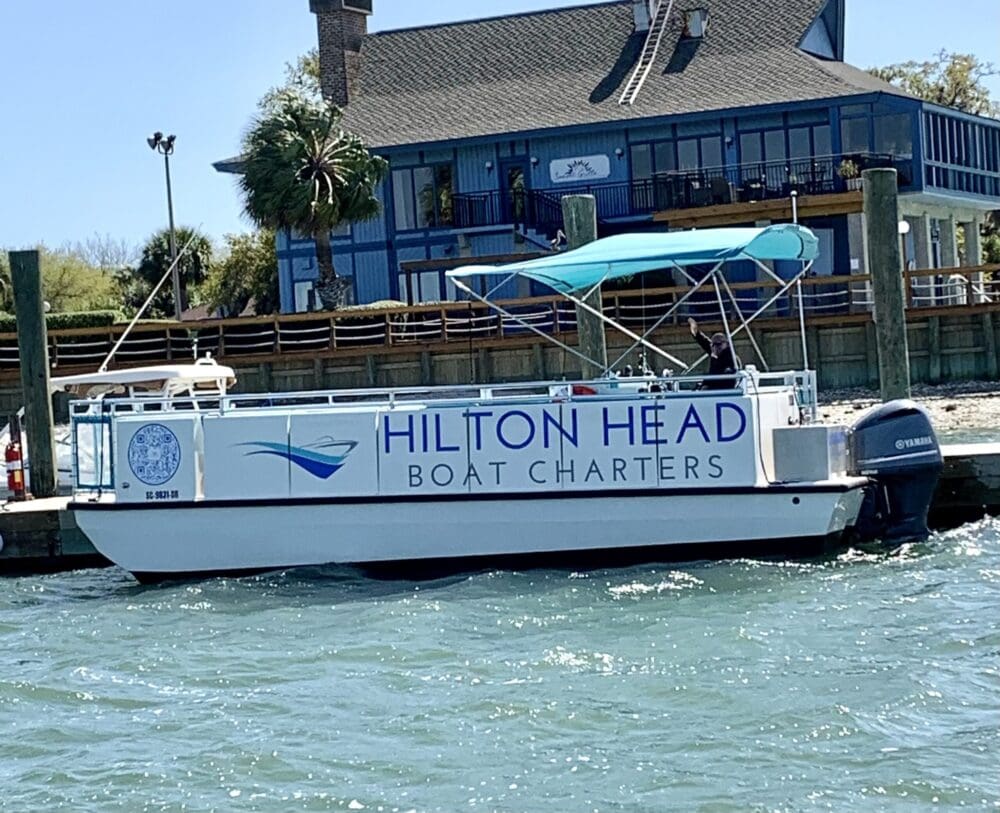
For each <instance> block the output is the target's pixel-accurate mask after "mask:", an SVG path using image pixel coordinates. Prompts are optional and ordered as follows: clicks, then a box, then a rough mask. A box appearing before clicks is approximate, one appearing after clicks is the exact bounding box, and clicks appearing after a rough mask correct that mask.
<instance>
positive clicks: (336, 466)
mask: <svg viewBox="0 0 1000 813" xmlns="http://www.w3.org/2000/svg"><path fill="white" fill-rule="evenodd" d="M240 446H243V447H250V448H253V449H255V451H252V452H247V454H246V456H247V457H256V456H258V455H268V456H272V457H281V458H284V459H285V460H288V461H290V462H291V463H294V464H295V465H296V466H298V467H299V468H300V469H302V470H303V471H307V472H309V474H311V475H312V476H313V477H316V478H318V479H320V480H329V479H330V478H331V477H333V475H335V474H336V473H337V472H338V471H340V470H341V469H342V468H343V467H344V465H345V464H346V463H347V458H348V456H349V455H350V454H351V452H353V451H354V450H355V449H356V448H357V446H358V444H357V441H353V440H334V439H333V438H330V437H326V438H320V439H319V440H317V441H316V442H315V443H310V444H309V445H308V446H290V445H289V444H287V443H269V442H267V441H257V442H254V443H241V444H240ZM333 450H340V451H339V454H331V453H330V452H331V451H333Z"/></svg>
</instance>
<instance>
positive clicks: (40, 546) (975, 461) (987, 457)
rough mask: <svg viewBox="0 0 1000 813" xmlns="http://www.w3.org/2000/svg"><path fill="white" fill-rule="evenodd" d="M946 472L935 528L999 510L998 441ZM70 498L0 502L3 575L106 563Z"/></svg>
mask: <svg viewBox="0 0 1000 813" xmlns="http://www.w3.org/2000/svg"><path fill="white" fill-rule="evenodd" d="M942 452H943V454H944V472H943V473H942V475H941V481H940V483H939V484H938V489H937V492H936V494H935V495H934V503H933V505H932V506H931V512H930V525H931V527H932V528H933V529H935V530H946V529H949V528H957V527H959V526H961V525H964V524H965V523H967V522H975V521H977V520H980V519H982V518H983V517H984V516H987V515H1000V443H973V444H961V445H949V446H944V447H942ZM68 504H69V497H54V498H51V499H46V500H30V501H28V502H19V503H18V502H7V503H3V504H2V505H0V576H18V575H28V574H39V573H56V572H63V571H71V570H84V569H89V568H94V567H106V566H108V565H109V564H110V563H109V562H108V561H107V560H106V559H105V558H104V557H103V556H101V555H100V554H99V553H98V552H97V551H96V550H95V549H94V547H93V545H91V544H90V541H89V540H88V539H87V538H86V536H84V534H83V532H82V531H81V530H80V529H79V527H77V524H76V520H75V519H74V516H73V512H72V511H68V510H67V509H66V507H67V505H68Z"/></svg>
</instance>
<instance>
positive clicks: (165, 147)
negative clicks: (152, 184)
mask: <svg viewBox="0 0 1000 813" xmlns="http://www.w3.org/2000/svg"><path fill="white" fill-rule="evenodd" d="M176 140H177V136H175V135H168V136H166V137H165V138H164V136H163V133H161V132H160V131H159V130H157V131H156V132H155V133H153V134H152V135H151V136H150V137H149V138H147V139H146V143H147V144H149V148H150V149H151V150H154V151H156V152H158V153H159V154H160V155H162V156H163V163H164V166H165V167H166V170H167V214H168V215H169V217H170V264H171V265H172V266H173V273H172V274H171V280H172V282H173V287H174V318H175V319H177V321H178V322H179V321H180V320H181V272H180V269H179V268H178V267H177V239H176V237H175V236H174V198H173V194H172V192H171V190H170V156H171V155H173V153H174V142H175V141H176Z"/></svg>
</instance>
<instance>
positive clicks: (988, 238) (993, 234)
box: [983, 212, 1000, 265]
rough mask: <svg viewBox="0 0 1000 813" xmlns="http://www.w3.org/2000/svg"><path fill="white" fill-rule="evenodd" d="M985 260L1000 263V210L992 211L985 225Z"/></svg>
mask: <svg viewBox="0 0 1000 813" xmlns="http://www.w3.org/2000/svg"><path fill="white" fill-rule="evenodd" d="M983 262H985V263H990V264H995V265H1000V212H990V213H989V214H988V215H987V216H986V223H985V224H984V227H983Z"/></svg>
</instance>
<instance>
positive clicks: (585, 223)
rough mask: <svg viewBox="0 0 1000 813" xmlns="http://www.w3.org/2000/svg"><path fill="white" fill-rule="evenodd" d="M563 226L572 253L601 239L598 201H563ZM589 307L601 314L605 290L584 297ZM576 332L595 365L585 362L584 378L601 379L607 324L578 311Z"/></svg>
mask: <svg viewBox="0 0 1000 813" xmlns="http://www.w3.org/2000/svg"><path fill="white" fill-rule="evenodd" d="M562 211H563V222H564V223H565V226H566V248H567V249H568V250H569V251H572V250H573V249H574V248H580V247H581V246H585V245H586V244H587V243H592V242H594V241H595V240H596V239H597V199H596V198H595V197H594V196H593V195H566V196H565V197H564V198H563V199H562ZM583 302H584V303H586V304H587V306H588V307H591V308H594V309H595V310H597V311H600V310H601V308H602V307H603V300H602V298H601V287H600V286H597V287H596V288H595V289H594V290H593V291H591V292H590V294H589V295H588V296H586V297H583ZM576 329H577V337H578V343H579V347H580V352H581V353H583V355H585V356H586V357H587V358H588V359H590V360H591V361H592V362H594V363H593V364H587V363H586V362H583V368H584V369H583V371H582V377H583V378H597V377H598V376H600V375H603V374H604V371H605V370H606V369H607V366H608V345H607V337H606V335H605V331H604V322H603V321H601V319H599V318H598V317H597V316H596V315H594V314H593V313H591V312H590V311H588V310H587V309H586V308H581V307H580V306H579V305H577V307H576Z"/></svg>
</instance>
